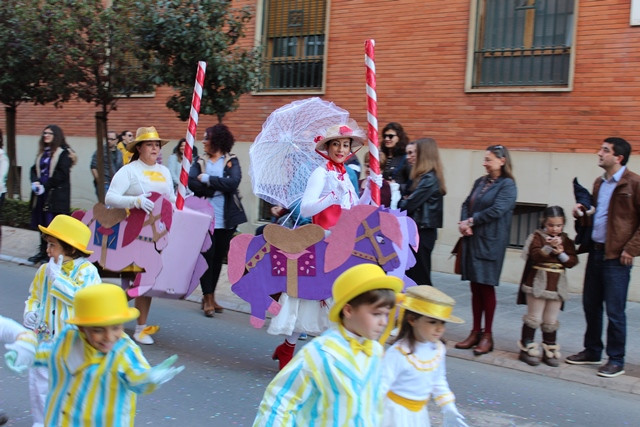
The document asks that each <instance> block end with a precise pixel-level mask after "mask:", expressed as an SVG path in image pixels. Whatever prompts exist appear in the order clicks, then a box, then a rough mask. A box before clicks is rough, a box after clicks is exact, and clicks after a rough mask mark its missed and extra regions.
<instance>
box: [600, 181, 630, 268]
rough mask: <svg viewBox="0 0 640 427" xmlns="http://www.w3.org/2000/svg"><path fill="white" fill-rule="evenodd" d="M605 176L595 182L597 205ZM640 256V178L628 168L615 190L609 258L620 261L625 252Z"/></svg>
mask: <svg viewBox="0 0 640 427" xmlns="http://www.w3.org/2000/svg"><path fill="white" fill-rule="evenodd" d="M601 184H602V177H598V178H596V181H595V182H594V183H593V197H592V200H593V205H594V206H597V204H598V190H600V185H601ZM623 250H624V251H627V253H629V255H631V256H633V257H636V256H638V255H640V175H637V174H635V173H633V172H631V171H630V170H629V169H626V170H625V171H624V173H623V174H622V177H621V178H620V181H619V182H618V185H616V188H615V189H614V190H613V194H612V195H611V200H610V202H609V217H608V220H607V240H606V241H605V245H604V257H605V259H615V258H620V255H622V251H623Z"/></svg>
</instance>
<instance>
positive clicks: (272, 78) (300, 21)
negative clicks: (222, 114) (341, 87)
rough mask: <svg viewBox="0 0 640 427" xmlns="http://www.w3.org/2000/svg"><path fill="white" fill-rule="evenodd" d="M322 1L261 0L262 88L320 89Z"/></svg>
mask: <svg viewBox="0 0 640 427" xmlns="http://www.w3.org/2000/svg"><path fill="white" fill-rule="evenodd" d="M326 3H327V2H326V0H265V2H264V10H265V13H264V17H263V19H264V21H263V22H264V24H263V34H262V41H263V43H262V48H263V52H264V55H265V56H264V59H265V63H266V64H267V73H265V74H266V76H265V79H264V81H263V82H262V87H261V90H262V91H272V90H305V91H307V90H309V91H311V90H312V91H318V90H321V89H322V82H323V68H324V57H325V21H326V10H327V4H326Z"/></svg>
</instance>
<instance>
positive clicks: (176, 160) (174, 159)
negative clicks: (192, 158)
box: [168, 138, 187, 191]
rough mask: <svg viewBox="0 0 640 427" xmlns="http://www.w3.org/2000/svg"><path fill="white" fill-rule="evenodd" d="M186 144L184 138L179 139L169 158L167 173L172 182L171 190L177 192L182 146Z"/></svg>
mask: <svg viewBox="0 0 640 427" xmlns="http://www.w3.org/2000/svg"><path fill="white" fill-rule="evenodd" d="M186 143H187V139H186V138H181V139H180V141H178V144H177V145H176V146H175V147H174V149H173V153H172V154H171V155H170V156H169V166H168V167H169V172H171V179H172V180H173V189H174V191H177V189H178V185H179V184H180V171H181V170H182V159H183V158H184V144H186Z"/></svg>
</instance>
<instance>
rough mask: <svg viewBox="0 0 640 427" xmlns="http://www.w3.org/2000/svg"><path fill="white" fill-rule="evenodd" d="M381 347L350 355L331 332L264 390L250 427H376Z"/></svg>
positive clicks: (333, 330) (310, 345) (381, 396)
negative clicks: (371, 351)
mask: <svg viewBox="0 0 640 427" xmlns="http://www.w3.org/2000/svg"><path fill="white" fill-rule="evenodd" d="M382 353H383V348H382V346H381V345H380V344H379V343H377V342H373V354H372V355H371V356H367V355H366V354H365V353H364V352H359V353H358V354H357V355H354V354H353V352H352V351H351V348H350V346H349V342H348V341H347V340H346V339H345V337H343V336H342V334H341V333H340V331H339V330H338V329H337V328H331V329H329V330H327V331H326V332H325V333H323V334H322V335H321V336H319V337H318V338H315V339H314V340H312V341H311V342H309V343H308V344H307V345H305V346H304V347H303V348H302V349H300V351H299V352H298V353H297V354H296V355H295V356H294V358H293V359H292V360H291V361H290V362H289V363H288V364H287V366H285V367H284V369H283V370H282V371H280V372H279V373H278V375H276V376H275V378H274V379H273V380H272V381H271V383H270V384H269V386H268V387H267V390H266V391H265V394H264V397H263V398H262V402H261V403H260V408H259V410H258V415H257V417H256V419H255V421H254V424H253V425H254V426H278V427H280V426H294V425H301V426H302V425H304V426H354V427H365V426H367V427H368V426H376V425H379V424H380V422H381V421H382V410H383V401H384V391H383V390H382V388H381V387H380V385H381V370H382V366H381V362H382Z"/></svg>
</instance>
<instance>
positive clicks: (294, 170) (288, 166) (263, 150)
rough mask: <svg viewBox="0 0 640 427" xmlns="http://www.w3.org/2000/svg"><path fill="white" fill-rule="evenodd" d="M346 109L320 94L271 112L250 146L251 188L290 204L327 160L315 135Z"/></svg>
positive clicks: (273, 200)
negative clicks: (317, 143) (319, 152)
mask: <svg viewBox="0 0 640 427" xmlns="http://www.w3.org/2000/svg"><path fill="white" fill-rule="evenodd" d="M348 119H349V113H348V112H347V111H346V110H343V109H342V108H340V107H338V106H336V105H335V104H334V103H333V102H328V101H323V100H322V99H320V98H317V97H315V98H308V99H303V100H300V101H294V102H292V103H290V104H287V105H285V106H283V107H280V108H278V109H277V110H275V111H274V112H272V113H271V114H270V115H269V117H267V120H266V121H265V122H264V124H263V125H262V132H260V134H258V136H257V137H256V139H255V141H254V142H253V144H252V145H251V148H250V149H249V158H250V159H251V165H250V168H249V175H250V176H251V184H252V187H253V192H254V194H255V195H256V196H258V197H260V198H261V199H263V200H265V201H267V202H269V203H272V204H279V205H281V206H284V207H287V208H288V207H291V206H292V205H293V203H294V202H295V201H296V200H298V199H300V198H301V197H302V193H304V190H305V188H306V186H307V180H308V179H309V176H310V175H311V172H313V170H314V169H315V168H317V167H318V166H320V165H321V164H322V163H324V162H326V160H325V159H323V158H322V157H321V156H320V155H319V154H318V153H316V152H315V145H316V144H315V142H314V139H315V138H316V137H317V136H319V135H323V134H324V132H325V131H326V129H327V128H328V127H329V126H332V125H336V124H342V123H346V122H347V121H348Z"/></svg>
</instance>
